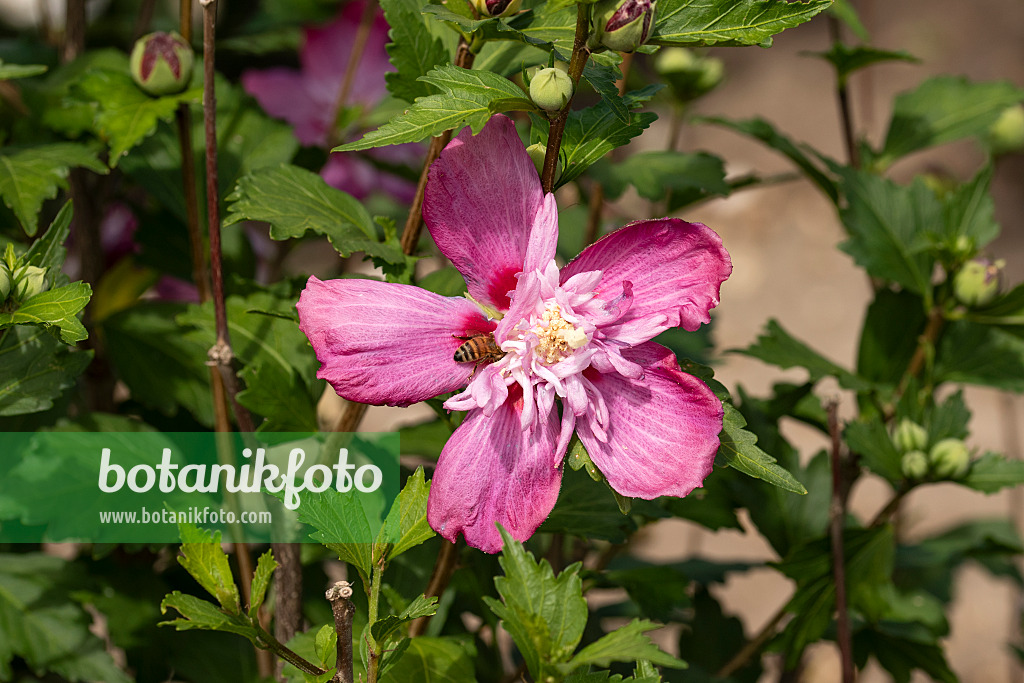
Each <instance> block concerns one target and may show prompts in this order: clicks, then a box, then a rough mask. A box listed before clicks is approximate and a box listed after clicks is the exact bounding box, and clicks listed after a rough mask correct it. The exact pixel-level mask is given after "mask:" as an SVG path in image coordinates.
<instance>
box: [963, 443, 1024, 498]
mask: <svg viewBox="0 0 1024 683" xmlns="http://www.w3.org/2000/svg"><path fill="white" fill-rule="evenodd" d="M961 483H962V484H963V485H964V486H968V487H970V488H972V489H974V490H975V491H981V492H982V493H995V492H996V491H999V490H1000V489H1004V488H1007V487H1009V486H1018V485H1019V484H1024V461H1021V460H1010V459H1009V458H1007V457H1006V456H1005V455H1001V454H999V453H986V454H985V455H983V456H981V457H980V458H978V459H977V460H975V461H974V462H973V463H972V464H971V469H970V470H969V471H968V472H967V476H966V477H964V479H963V480H962V481H961Z"/></svg>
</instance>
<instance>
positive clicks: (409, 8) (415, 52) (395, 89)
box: [381, 0, 449, 102]
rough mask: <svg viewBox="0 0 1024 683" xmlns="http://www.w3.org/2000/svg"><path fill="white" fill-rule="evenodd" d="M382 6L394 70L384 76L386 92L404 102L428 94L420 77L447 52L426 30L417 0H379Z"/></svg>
mask: <svg viewBox="0 0 1024 683" xmlns="http://www.w3.org/2000/svg"><path fill="white" fill-rule="evenodd" d="M381 7H382V8H383V9H384V18H385V19H387V22H388V26H390V27H391V30H390V32H389V33H388V36H389V37H390V38H391V42H390V43H388V45H387V50H388V55H390V57H391V64H392V65H394V67H395V72H393V73H388V74H386V75H385V77H384V78H385V80H386V81H387V83H388V91H390V92H391V94H392V95H394V96H395V97H400V98H402V99H403V100H405V101H407V102H412V101H413V100H415V99H416V98H417V97H425V96H427V95H430V94H431V93H432V90H431V89H430V87H429V86H428V85H427V84H426V83H424V82H423V81H420V80H419V78H420V76H425V75H426V74H427V73H429V72H430V70H431V69H433V68H434V67H435V66H437V65H438V64H441V63H442V62H446V61H448V59H449V55H448V50H447V49H445V46H444V44H442V43H441V41H440V40H438V39H437V38H435V37H434V36H432V35H431V34H430V32H429V31H428V30H427V27H426V22H425V21H424V17H423V15H422V14H421V10H422V9H423V3H422V2H420V0H382V1H381ZM427 7H431V5H427Z"/></svg>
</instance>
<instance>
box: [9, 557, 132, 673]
mask: <svg viewBox="0 0 1024 683" xmlns="http://www.w3.org/2000/svg"><path fill="white" fill-rule="evenodd" d="M87 579H88V577H87V576H86V571H85V567H83V566H82V565H81V564H79V563H70V562H67V561H65V560H62V559H60V558H57V557H53V556H49V555H43V554H41V553H11V554H0V680H4V681H12V680H22V678H21V677H22V676H24V677H25V678H27V679H34V680H38V679H52V678H59V679H60V680H67V681H106V682H107V683H130V682H131V681H132V680H134V679H133V678H132V677H130V676H128V675H127V674H126V673H125V672H124V671H122V670H121V669H120V668H118V666H117V665H116V664H115V663H114V660H113V658H112V657H111V656H110V654H108V653H107V651H106V648H105V647H104V643H103V641H102V640H100V639H99V638H97V637H96V636H95V635H93V634H92V633H90V631H89V627H90V626H91V625H92V623H93V616H92V615H91V614H89V613H88V612H86V611H85V610H84V609H83V608H82V606H81V605H78V604H76V603H75V602H73V601H72V600H71V599H70V598H69V597H68V596H69V595H70V594H71V592H72V591H75V590H81V589H83V588H85V587H86V583H87ZM15 657H19V658H21V659H23V660H24V663H23V664H20V665H19V666H18V677H17V678H16V677H15V676H14V675H13V671H12V666H11V663H12V661H13V659H14V658H15ZM26 665H27V667H28V668H30V669H31V673H29V672H26V671H25V666H26ZM44 672H51V674H52V675H50V676H46V675H45V674H44ZM32 673H34V674H35V676H32V675H31V674H32Z"/></svg>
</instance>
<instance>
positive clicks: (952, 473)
mask: <svg viewBox="0 0 1024 683" xmlns="http://www.w3.org/2000/svg"><path fill="white" fill-rule="evenodd" d="M928 459H929V460H930V461H931V464H932V469H933V470H934V471H935V475H936V476H938V477H942V478H949V479H959V478H960V477H962V476H963V475H964V474H966V472H967V468H968V467H969V466H970V464H971V453H970V451H968V450H967V444H965V443H964V442H963V441H961V440H960V439H943V440H942V441H940V442H938V443H937V444H935V445H934V446H932V450H931V451H930V452H929V453H928Z"/></svg>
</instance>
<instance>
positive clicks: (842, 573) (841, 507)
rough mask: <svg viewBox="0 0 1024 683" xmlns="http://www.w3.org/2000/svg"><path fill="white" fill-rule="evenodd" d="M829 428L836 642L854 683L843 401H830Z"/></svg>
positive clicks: (845, 674) (849, 679) (848, 680)
mask: <svg viewBox="0 0 1024 683" xmlns="http://www.w3.org/2000/svg"><path fill="white" fill-rule="evenodd" d="M825 409H826V411H827V412H828V431H829V435H830V436H831V438H832V450H831V452H830V455H829V462H830V464H831V466H832V500H831V503H830V505H829V511H828V512H829V537H830V539H831V543H832V577H833V581H834V582H835V589H836V641H837V642H838V644H839V655H840V661H841V662H842V672H843V683H853V680H854V676H855V669H854V666H853V640H852V637H851V634H850V614H849V611H848V610H847V603H846V561H845V559H844V556H843V524H844V522H845V520H846V499H847V492H848V490H849V488H848V484H847V482H846V481H845V478H844V473H845V467H844V462H843V451H842V449H843V438H842V432H841V430H840V427H839V403H838V402H837V401H835V400H833V401H829V403H828V404H827V405H826V406H825Z"/></svg>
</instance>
